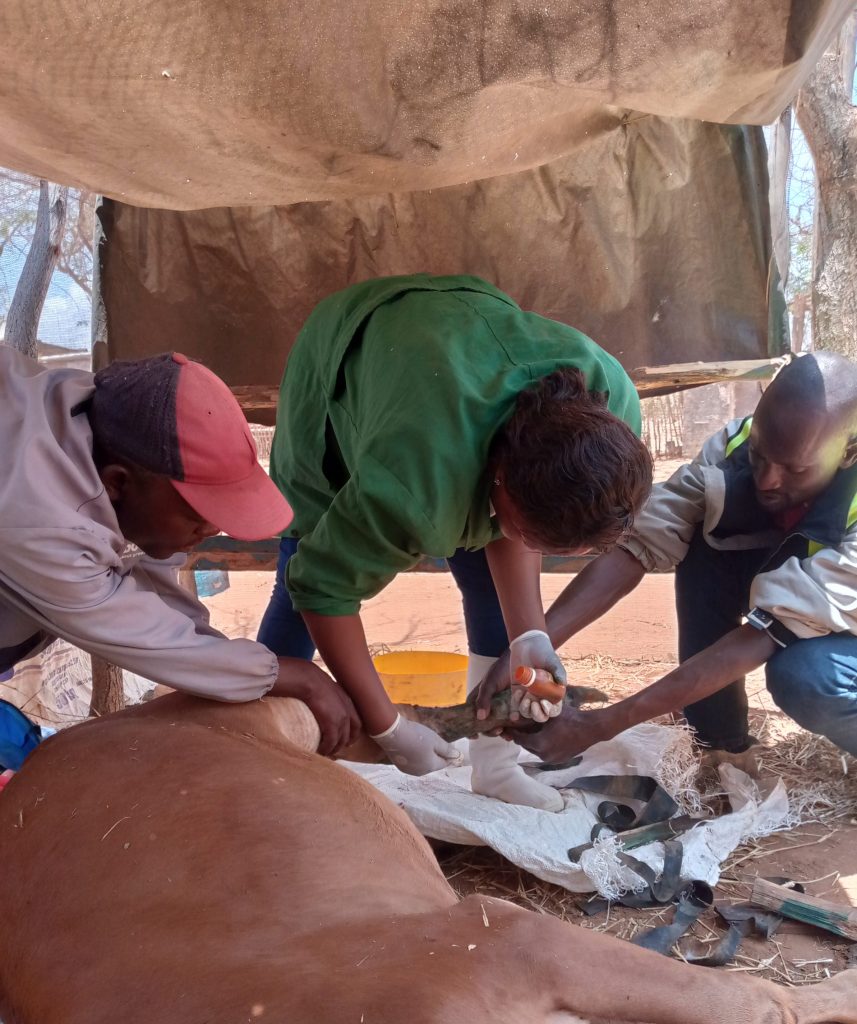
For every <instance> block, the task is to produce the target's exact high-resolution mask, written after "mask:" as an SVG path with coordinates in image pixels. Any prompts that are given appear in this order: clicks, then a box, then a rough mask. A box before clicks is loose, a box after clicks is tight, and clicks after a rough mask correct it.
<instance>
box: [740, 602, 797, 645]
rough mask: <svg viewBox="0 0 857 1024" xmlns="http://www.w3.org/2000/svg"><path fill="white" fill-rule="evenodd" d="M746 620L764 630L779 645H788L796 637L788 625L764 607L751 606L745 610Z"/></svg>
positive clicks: (756, 627)
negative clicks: (748, 609)
mask: <svg viewBox="0 0 857 1024" xmlns="http://www.w3.org/2000/svg"><path fill="white" fill-rule="evenodd" d="M747 622H748V623H749V624H750V625H751V626H753V627H754V628H755V629H760V630H764V631H765V632H766V633H767V634H768V636H769V637H770V638H771V639H772V640H773V641H774V643H775V644H779V646H780V647H788V645H789V644H790V643H792V642H793V641H795V640H797V639H798V638H797V637H796V636H795V634H794V633H792V631H791V630H790V629H789V628H788V626H784V625H783V624H782V622H780V620H779V619H775V618H774V616H773V615H771V613H770V612H766V611H765V609H764V608H751V609H750V611H749V612H747Z"/></svg>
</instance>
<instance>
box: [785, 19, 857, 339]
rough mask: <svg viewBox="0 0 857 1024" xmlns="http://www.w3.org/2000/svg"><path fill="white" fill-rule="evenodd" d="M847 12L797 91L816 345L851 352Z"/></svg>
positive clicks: (855, 300) (851, 26)
mask: <svg viewBox="0 0 857 1024" xmlns="http://www.w3.org/2000/svg"><path fill="white" fill-rule="evenodd" d="M855 26H857V14H852V16H851V18H850V19H849V20H848V22H846V24H845V26H844V27H843V29H842V31H841V32H840V34H839V36H838V37H837V38H836V39H835V40H834V41H833V43H832V44H831V45H830V46H829V47H828V48H827V50H826V51H825V53H824V56H823V57H822V58H821V60H820V61H819V63H818V65H817V67H816V68H815V70H814V71H813V73H812V75H811V76H810V78H809V80H808V81H807V83H806V84H805V85H804V87H803V88H802V89H801V91H800V93H799V94H798V99H797V118H798V122H799V124H800V126H801V128H802V129H803V133H804V135H805V136H806V140H807V143H808V144H809V148H810V150H811V151H812V156H813V159H814V161H815V172H816V177H817V181H818V192H817V197H816V200H817V201H816V207H815V211H816V212H815V233H814V240H813V265H814V266H813V283H812V328H813V344H814V346H815V347H816V348H828V349H834V350H836V351H837V352H841V353H843V354H844V355H846V356H849V357H850V358H851V359H857V108H855V107H854V106H853V105H852V103H851V83H852V81H853V74H854V37H855Z"/></svg>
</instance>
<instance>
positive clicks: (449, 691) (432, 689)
mask: <svg viewBox="0 0 857 1024" xmlns="http://www.w3.org/2000/svg"><path fill="white" fill-rule="evenodd" d="M372 662H373V664H374V665H375V671H376V672H377V673H378V675H379V676H380V677H381V682H382V683H383V684H384V689H385V690H386V691H387V694H388V696H389V697H390V700H392V701H393V703H394V704H421V705H422V706H423V707H429V708H445V707H449V706H450V705H452V704H460V703H461V702H462V701H463V700H464V698H465V695H466V694H465V690H466V680H467V657H466V656H465V655H464V654H448V653H446V652H445V651H390V652H389V653H387V654H377V655H375V657H374V658H373V659H372Z"/></svg>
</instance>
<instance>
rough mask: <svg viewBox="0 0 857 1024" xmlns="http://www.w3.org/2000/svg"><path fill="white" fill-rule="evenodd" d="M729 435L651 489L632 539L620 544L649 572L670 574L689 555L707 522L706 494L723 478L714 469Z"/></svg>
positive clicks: (724, 434) (714, 439)
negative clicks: (696, 535)
mask: <svg viewBox="0 0 857 1024" xmlns="http://www.w3.org/2000/svg"><path fill="white" fill-rule="evenodd" d="M728 431H729V428H728V427H727V428H726V429H724V430H721V431H718V433H716V434H714V435H713V436H712V437H710V438H709V439H708V440H707V441H706V442H705V444H704V445H703V447H702V451H701V452H700V453H699V455H697V457H696V458H695V459H694V460H693V462H688V463H686V464H685V465H684V466H680V467H679V468H678V469H677V470H676V471H675V473H673V475H672V476H671V477H670V478H669V480H666V481H665V482H664V483H661V484H655V486H654V487H653V488H652V493H651V495H650V496H649V500H648V501H647V502H646V504H645V506H644V508H643V510H642V511H641V512H640V514H639V515H638V516H637V518H636V520H635V522H634V528H633V530H632V531H631V535H630V536H629V537H628V538H627V539H626V540H624V541H622V544H621V547H623V548H625V549H626V550H627V551H628V552H629V553H630V554H632V555H633V556H634V557H635V558H636V559H637V560H638V561H639V562H640V563H641V564H642V565H643V567H644V568H645V569H646V570H647V571H648V572H655V571H657V572H668V571H669V570H670V569H672V568H674V567H675V566H676V565H678V563H679V562H681V561H682V560H683V559H684V556H685V555H686V554H687V549H688V546H689V545H690V542H691V540H692V539H693V534H694V531H695V530H696V527H697V526H698V525H699V524H700V523H701V522H703V521H704V519H705V512H706V507H707V504H708V498H709V496H708V495H707V490H708V489H709V488H710V487H712V486H718V481H719V479H720V476H721V474H719V473H718V474H712V473H711V467H712V466H714V465H716V464H717V463H718V462H720V461H721V459H723V457H724V455H725V450H726V439H727V436H728Z"/></svg>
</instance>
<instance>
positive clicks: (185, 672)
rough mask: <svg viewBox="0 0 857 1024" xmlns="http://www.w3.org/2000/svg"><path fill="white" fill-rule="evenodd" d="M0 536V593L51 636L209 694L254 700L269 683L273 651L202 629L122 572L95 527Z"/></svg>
mask: <svg viewBox="0 0 857 1024" xmlns="http://www.w3.org/2000/svg"><path fill="white" fill-rule="evenodd" d="M0 539H2V544H0V586H2V589H3V594H4V600H5V601H7V602H8V603H9V604H11V605H13V606H14V607H16V608H18V609H19V610H20V611H22V612H23V613H24V614H26V615H27V616H28V617H29V618H31V619H32V620H33V622H35V623H36V624H37V625H38V626H39V627H40V628H42V629H44V630H45V631H47V632H50V633H51V634H52V635H56V636H59V637H62V638H63V639H64V640H68V641H69V642H70V643H72V644H74V645H75V646H77V647H80V648H81V649H82V650H85V651H87V652H89V653H90V654H96V655H99V656H100V657H102V658H104V659H105V660H106V661H109V662H112V663H113V664H114V665H118V666H119V667H120V668H124V669H128V670H129V671H131V672H135V673H136V674H137V675H140V676H143V677H144V678H146V679H151V680H153V681H154V682H158V683H164V684H166V685H167V686H171V687H173V688H175V689H177V690H182V691H184V692H185V693H191V694H196V695H198V696H203V697H209V698H212V699H214V700H224V701H236V702H237V701H245V700H254V699H256V698H258V697H261V696H264V695H265V694H266V693H267V692H268V691H269V690H270V688H271V687H272V685H273V684H274V682H275V681H276V679H277V675H278V671H279V668H278V663H277V659H276V657H275V656H274V655H273V654H272V653H271V651H269V650H268V648H267V647H263V646H262V645H261V644H258V643H256V642H255V641H252V640H245V639H241V638H239V639H236V640H227V639H225V638H224V637H221V636H220V635H219V634H218V633H217V632H216V631H215V630H206V631H205V632H203V631H201V630H199V629H198V628H197V623H196V622H195V621H194V620H193V619H192V618H190V617H189V616H188V615H187V614H185V613H183V612H182V611H179V610H178V609H177V608H176V607H173V606H172V605H171V604H170V603H168V602H166V601H164V600H163V598H162V597H161V595H160V593H159V592H158V590H157V589H156V586H155V583H154V580H153V579H152V578H150V577H149V576H148V574H141V575H140V576H139V577H138V575H137V574H136V573H135V572H133V571H131V572H127V571H125V569H124V567H123V565H122V561H121V559H120V557H119V556H118V554H117V553H116V552H115V551H114V550H113V549H112V547H111V546H110V545H109V544H108V543H107V542H105V541H104V540H103V539H102V538H101V537H100V536H99V535H98V534H97V533H96V532H95V531H90V530H86V529H62V530H58V529H57V530H55V529H51V530H47V529H44V528H34V529H21V528H18V529H6V530H3V531H2V534H0Z"/></svg>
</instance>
